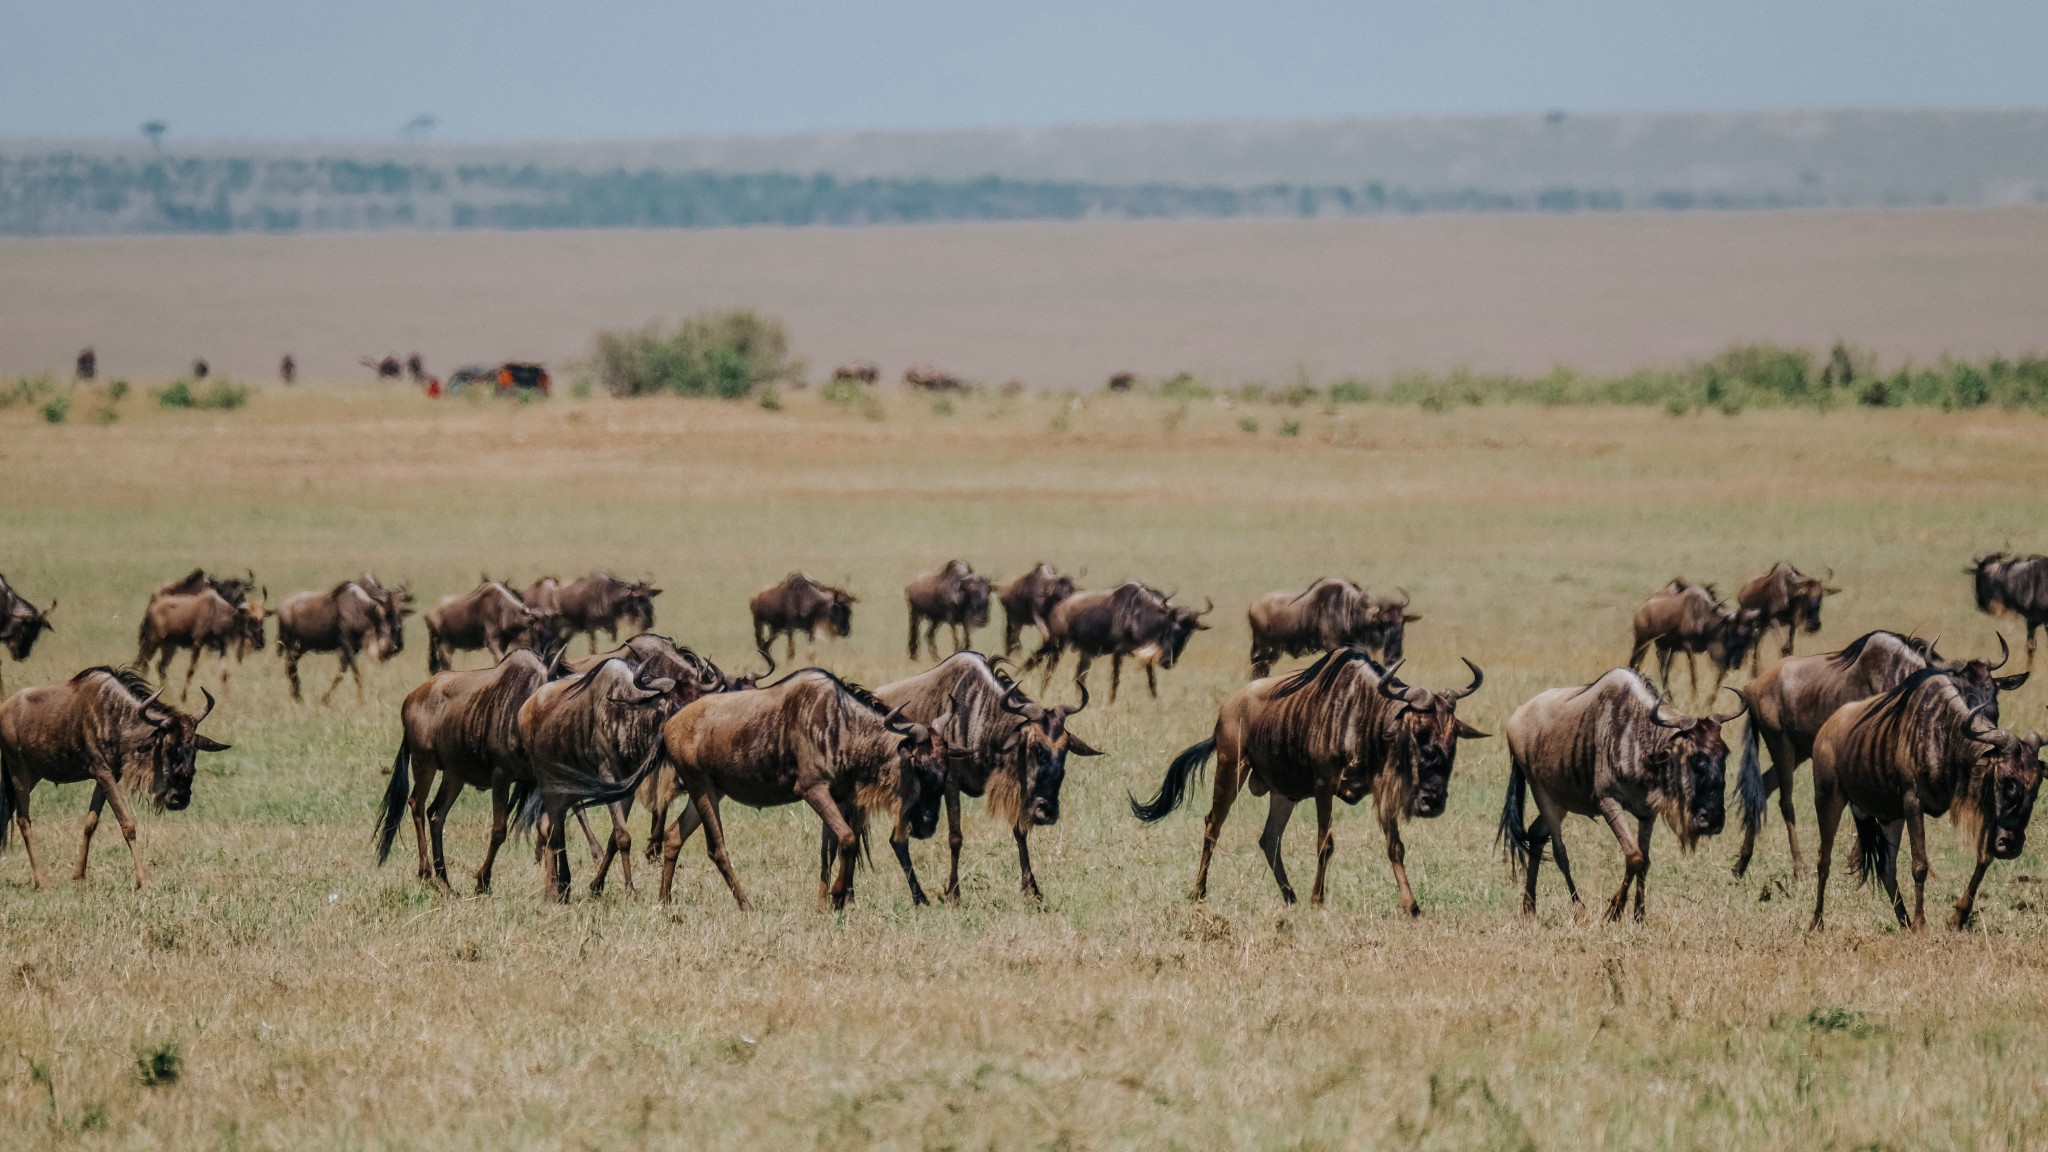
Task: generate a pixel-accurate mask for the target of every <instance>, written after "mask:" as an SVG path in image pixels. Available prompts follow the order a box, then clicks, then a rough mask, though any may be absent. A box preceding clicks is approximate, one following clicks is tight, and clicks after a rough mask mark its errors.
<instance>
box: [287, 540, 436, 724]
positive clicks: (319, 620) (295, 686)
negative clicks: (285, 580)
mask: <svg viewBox="0 0 2048 1152" xmlns="http://www.w3.org/2000/svg"><path fill="white" fill-rule="evenodd" d="M411 613H412V590H411V588H409V587H407V586H405V585H400V586H398V587H396V588H386V587H385V586H384V585H383V584H381V583H379V582H378V580H377V577H376V575H375V574H373V573H370V572H365V573H363V575H362V577H361V578H360V579H357V580H346V581H343V582H342V583H340V584H337V585H335V586H334V587H332V588H330V589H328V590H326V591H324V592H322V591H308V592H294V593H292V594H291V595H290V596H287V597H285V598H284V601H283V603H281V604H279V605H278V606H277V648H278V651H279V652H280V653H282V654H283V656H284V674H285V678H286V679H287V680H289V681H290V682H291V686H292V699H294V700H298V699H300V698H301V697H300V695H299V657H300V656H302V655H304V654H305V653H307V652H333V653H335V654H337V655H339V656H340V657H341V666H340V667H339V668H337V669H335V671H334V683H332V684H329V685H328V686H327V691H325V692H323V693H321V694H320V702H321V703H322V704H325V703H326V702H327V700H328V698H329V697H331V696H333V695H334V690H335V689H336V688H339V687H341V678H342V677H343V676H354V677H355V681H356V699H358V700H360V699H362V696H363V672H362V669H361V667H359V666H358V665H357V664H356V658H357V657H358V656H361V655H364V654H368V655H371V656H375V657H376V658H377V660H378V661H379V662H388V661H389V660H390V659H391V658H392V657H394V656H397V655H398V654H399V653H401V652H403V651H405V618H406V617H407V616H408V615H410V614H411Z"/></svg>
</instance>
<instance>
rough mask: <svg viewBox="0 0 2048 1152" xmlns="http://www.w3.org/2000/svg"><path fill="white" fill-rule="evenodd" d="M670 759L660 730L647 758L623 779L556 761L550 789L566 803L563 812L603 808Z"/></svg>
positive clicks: (625, 795)
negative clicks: (574, 768) (571, 766)
mask: <svg viewBox="0 0 2048 1152" xmlns="http://www.w3.org/2000/svg"><path fill="white" fill-rule="evenodd" d="M667 759H668V745H667V744H666V743H664V742H663V741H662V739H661V737H660V736H659V735H658V734H657V735H656V737H655V740H654V746H653V747H651V748H649V749H648V750H647V757H646V759H644V760H642V761H641V762H640V767H638V768H635V769H634V770H633V774H632V775H631V776H628V777H626V778H625V779H624V780H619V781H611V780H606V779H605V778H604V777H602V776H599V775H597V774H596V773H595V772H583V771H577V770H571V769H569V768H568V767H567V766H566V765H557V767H556V777H555V779H554V780H552V781H550V782H549V783H548V787H547V791H548V792H549V793H550V794H552V795H554V796H557V797H559V798H561V800H562V801H563V802H564V803H565V804H566V805H567V806H566V807H565V808H564V809H563V815H564V816H567V815H568V814H570V813H572V812H575V811H577V810H578V809H582V808H602V807H604V806H605V805H607V804H616V803H618V802H619V801H621V800H626V799H629V798H631V797H632V795H633V794H634V793H635V792H638V791H639V790H640V785H641V783H642V782H644V781H645V780H646V779H647V778H648V776H650V775H652V774H653V773H654V771H655V769H656V768H658V767H660V765H661V764H662V762H663V761H665V760H667Z"/></svg>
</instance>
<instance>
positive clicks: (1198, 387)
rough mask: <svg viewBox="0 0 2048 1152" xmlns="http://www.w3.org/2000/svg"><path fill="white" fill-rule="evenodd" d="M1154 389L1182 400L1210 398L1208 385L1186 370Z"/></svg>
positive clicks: (1161, 393)
mask: <svg viewBox="0 0 2048 1152" xmlns="http://www.w3.org/2000/svg"><path fill="white" fill-rule="evenodd" d="M1154 391H1155V392H1156V393H1157V394H1158V395H1161V396H1170V397H1173V398H1175V399H1180V400H1207V399H1208V398H1209V389H1208V387H1207V386H1206V385H1204V384H1203V383H1202V382H1201V381H1200V380H1197V379H1195V378H1194V377H1193V376H1190V375H1188V374H1187V373H1185V372H1182V373H1181V374H1180V375H1178V376H1175V377H1173V378H1172V379H1170V380H1166V381H1164V382H1162V383H1161V384H1160V385H1159V387H1158V388H1156V389H1154Z"/></svg>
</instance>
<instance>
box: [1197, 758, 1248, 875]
mask: <svg viewBox="0 0 2048 1152" xmlns="http://www.w3.org/2000/svg"><path fill="white" fill-rule="evenodd" d="M1242 787H1244V780H1243V779H1242V778H1241V776H1240V774H1239V772H1238V757H1237V752H1236V750H1235V749H1232V748H1229V747H1227V746H1225V745H1224V744H1223V743H1222V742H1221V741H1219V742H1218V743H1217V746H1216V784H1215V788H1214V790H1213V791H1212V792H1211V793H1210V798H1209V814H1208V815H1207V816H1204V817H1202V863H1201V866H1200V867H1198V868H1196V869H1195V890H1194V891H1193V892H1191V893H1189V896H1188V898H1189V899H1191V900H1202V899H1206V898H1207V897H1208V895H1209V859H1210V857H1212V856H1214V855H1215V854H1216V839H1217V837H1219V836H1221V835H1222V834H1223V822H1224V821H1225V820H1228V819H1229V818H1230V806H1231V805H1232V804H1235V803H1236V802H1237V792H1238V789H1240V788H1242Z"/></svg>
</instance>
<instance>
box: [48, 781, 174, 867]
mask: <svg viewBox="0 0 2048 1152" xmlns="http://www.w3.org/2000/svg"><path fill="white" fill-rule="evenodd" d="M96 778H97V779H98V780H99V786H100V788H99V790H100V794H101V795H104V796H105V797H106V798H107V803H108V804H109V805H111V806H112V807H113V809H114V822H115V823H116V824H119V825H120V826H121V839H123V840H126V841H127V842H128V862H129V863H131V864H133V865H135V886H136V887H137V888H147V887H149V877H147V876H144V875H143V874H142V850H141V849H140V848H137V847H136V846H135V817H133V816H130V815H129V814H128V801H127V800H125V799H123V798H122V796H121V787H120V785H118V784H116V783H115V782H114V774H113V773H112V772H101V773H97V774H96ZM22 831H23V836H22V838H21V839H22V843H24V844H26V843H27V842H28V836H27V834H26V833H27V829H26V828H24V829H23V830H22ZM82 855H83V853H82V852H81V856H82ZM30 859H31V862H33V859H34V858H33V857H31V858H30ZM36 886H37V887H39V888H40V887H41V886H42V884H41V881H40V878H39V879H38V881H37V885H36Z"/></svg>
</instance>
